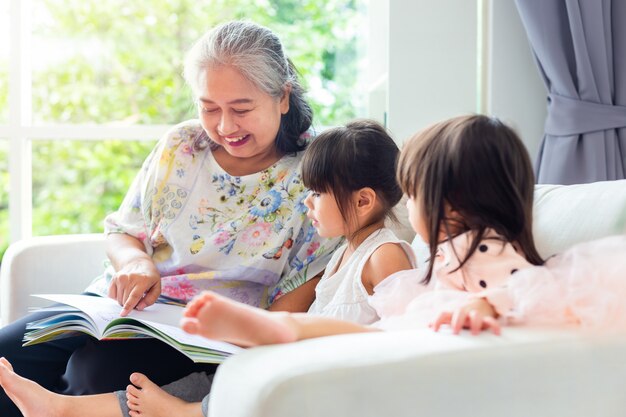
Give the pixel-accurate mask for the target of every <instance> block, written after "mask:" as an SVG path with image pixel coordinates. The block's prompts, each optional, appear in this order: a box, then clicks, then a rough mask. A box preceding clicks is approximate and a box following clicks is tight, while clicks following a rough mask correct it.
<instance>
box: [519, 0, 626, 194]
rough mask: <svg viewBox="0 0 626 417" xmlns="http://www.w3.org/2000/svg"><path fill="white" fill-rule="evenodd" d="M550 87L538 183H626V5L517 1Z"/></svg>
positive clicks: (625, 1) (619, 0) (594, 0)
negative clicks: (623, 179) (623, 180)
mask: <svg viewBox="0 0 626 417" xmlns="http://www.w3.org/2000/svg"><path fill="white" fill-rule="evenodd" d="M516 4H517V9H518V11H519V13H520V16H521V18H522V23H523V24H524V27H525V29H526V33H527V34H528V39H529V41H530V45H531V48H532V50H533V53H534V55H535V58H536V60H537V64H538V66H539V71H540V72H541V75H542V76H543V79H544V81H545V84H546V87H547V89H548V117H547V120H546V124H545V133H544V137H543V141H542V143H541V148H540V151H539V155H538V159H537V163H536V170H537V182H538V183H550V184H576V183H587V182H594V181H603V180H615V179H622V178H626V176H625V173H626V0H613V1H611V0H516Z"/></svg>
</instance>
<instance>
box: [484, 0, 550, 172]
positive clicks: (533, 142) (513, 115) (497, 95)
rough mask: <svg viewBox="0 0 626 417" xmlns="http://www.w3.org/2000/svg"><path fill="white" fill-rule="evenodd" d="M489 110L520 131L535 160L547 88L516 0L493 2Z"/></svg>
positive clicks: (490, 34) (487, 109)
mask: <svg viewBox="0 0 626 417" xmlns="http://www.w3.org/2000/svg"><path fill="white" fill-rule="evenodd" d="M490 3H491V7H490V16H489V26H490V27H489V29H488V31H489V44H490V47H489V51H488V61H489V62H490V67H489V77H488V85H487V86H486V87H487V101H486V104H487V106H486V111H487V112H488V113H490V114H493V115H495V116H498V117H500V118H501V119H502V120H503V121H505V122H508V123H509V124H511V125H512V126H513V127H514V128H516V130H517V132H518V133H519V134H520V135H521V137H522V138H523V140H524V143H525V144H526V147H527V148H528V151H529V153H530V155H531V158H532V159H533V161H534V160H535V157H536V155H537V151H538V149H539V145H540V143H541V138H542V137H543V126H544V122H545V119H546V113H547V105H546V94H547V93H546V88H545V86H544V84H543V81H542V80H541V78H540V75H539V70H538V68H537V65H536V63H535V60H534V58H533V56H532V53H531V50H530V46H529V44H528V39H527V37H526V32H525V31H524V27H523V26H522V22H521V20H520V17H519V14H518V12H517V8H516V6H515V3H514V2H513V0H505V1H502V0H493V1H491V2H490Z"/></svg>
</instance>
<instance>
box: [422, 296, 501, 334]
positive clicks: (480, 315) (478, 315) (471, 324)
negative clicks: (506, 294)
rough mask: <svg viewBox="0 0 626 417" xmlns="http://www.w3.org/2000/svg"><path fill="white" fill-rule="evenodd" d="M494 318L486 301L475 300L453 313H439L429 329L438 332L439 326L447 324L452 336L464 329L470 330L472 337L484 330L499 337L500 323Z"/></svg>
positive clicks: (491, 308)
mask: <svg viewBox="0 0 626 417" xmlns="http://www.w3.org/2000/svg"><path fill="white" fill-rule="evenodd" d="M496 317H497V314H496V311H495V310H494V308H493V307H492V306H491V304H489V302H488V301H487V300H486V299H484V298H476V299H474V300H472V301H470V302H469V303H467V304H465V305H464V306H462V307H459V308H457V309H456V310H455V311H454V312H450V311H444V312H442V313H440V314H439V317H437V319H436V320H435V321H434V322H433V323H431V324H430V327H431V328H432V329H433V330H434V331H439V329H440V328H441V325H443V324H449V325H450V326H451V327H452V333H454V334H459V333H460V332H461V329H463V328H465V329H470V331H471V332H472V334H473V335H477V334H478V333H480V332H481V331H482V330H486V329H491V331H492V332H493V333H494V334H496V335H500V323H498V320H496Z"/></svg>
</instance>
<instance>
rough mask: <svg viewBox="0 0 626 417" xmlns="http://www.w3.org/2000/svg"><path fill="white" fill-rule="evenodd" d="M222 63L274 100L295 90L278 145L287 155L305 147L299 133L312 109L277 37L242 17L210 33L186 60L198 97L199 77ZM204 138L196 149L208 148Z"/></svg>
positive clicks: (307, 124) (306, 126)
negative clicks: (202, 142)
mask: <svg viewBox="0 0 626 417" xmlns="http://www.w3.org/2000/svg"><path fill="white" fill-rule="evenodd" d="M222 65H227V66H231V67H233V68H234V69H236V70H237V71H238V72H239V73H240V74H241V75H242V76H243V77H244V78H246V79H247V80H249V81H250V82H251V83H252V84H254V85H255V86H257V87H258V88H259V89H260V90H262V91H264V92H265V93H267V94H269V95H270V96H272V97H274V98H275V99H280V98H281V97H283V95H284V94H285V93H286V92H287V90H288V89H290V92H289V111H288V112H287V113H286V114H284V115H282V117H281V119H280V128H279V130H278V136H277V137H276V142H275V143H276V148H277V149H278V150H279V151H281V152H283V153H293V152H298V151H302V150H304V148H305V147H306V143H305V142H304V141H302V140H300V136H301V135H302V134H303V133H304V132H306V131H307V130H308V129H309V127H311V123H312V121H313V111H312V110H311V106H310V105H309V103H308V102H307V101H306V98H305V97H304V93H305V91H304V88H303V87H302V85H301V84H300V81H299V77H298V71H297V70H296V68H295V66H294V65H293V63H292V62H291V61H290V60H289V59H288V58H287V56H286V55H285V52H284V50H283V46H282V43H281V42H280V39H279V38H278V36H276V34H274V32H272V31H271V30H270V29H268V28H266V27H263V26H260V25H257V24H256V23H252V22H248V21H243V20H234V21H231V22H227V23H224V24H222V25H219V26H217V27H215V28H213V29H211V30H210V31H208V32H207V33H205V34H204V35H203V36H202V37H201V38H200V39H199V40H198V41H197V42H196V43H195V44H194V46H193V47H192V48H191V49H190V50H189V52H188V53H187V56H186V58H185V67H184V71H183V75H184V77H185V80H186V81H187V84H188V85H189V86H190V87H191V89H192V90H193V93H194V95H195V96H197V95H198V88H199V86H198V82H199V79H200V78H199V77H200V75H201V74H202V73H203V72H204V71H206V70H207V69H209V68H214V67H218V66H222ZM203 136H206V135H203ZM201 139H202V140H204V144H203V145H200V146H197V147H199V148H202V147H203V146H204V147H206V138H205V137H203V138H201ZM195 145H197V144H194V146H195Z"/></svg>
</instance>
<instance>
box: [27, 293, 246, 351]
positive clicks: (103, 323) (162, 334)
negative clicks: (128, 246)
mask: <svg viewBox="0 0 626 417" xmlns="http://www.w3.org/2000/svg"><path fill="white" fill-rule="evenodd" d="M35 297H40V298H45V299H48V300H52V301H56V302H58V303H61V304H66V305H65V306H53V307H47V308H45V309H47V310H53V311H58V312H59V314H56V315H53V316H50V317H48V318H45V319H42V320H39V321H36V322H33V323H29V324H28V327H27V329H26V330H27V331H26V334H25V335H24V346H29V345H34V344H36V343H42V342H47V341H49V340H54V339H58V338H61V337H67V336H71V335H72V333H74V332H82V333H86V334H88V335H91V336H93V337H95V338H96V339H100V340H103V339H133V338H145V337H152V338H155V339H159V340H161V341H163V342H165V343H167V344H168V345H170V346H172V347H174V348H175V349H177V350H179V351H180V352H182V353H183V354H184V355H186V356H188V357H189V358H190V359H191V360H192V361H194V362H197V363H221V362H222V361H223V360H224V359H226V357H228V356H229V355H231V354H233V353H236V352H239V351H241V350H242V348H240V347H238V346H235V345H232V344H230V343H226V342H220V341H216V340H209V339H206V338H204V337H202V336H198V335H191V334H188V333H185V332H184V331H183V330H182V329H181V328H180V327H179V326H178V323H179V321H180V319H181V317H182V313H183V307H180V306H174V305H168V304H161V303H157V304H153V305H151V306H150V307H147V308H146V309H144V310H143V311H138V310H133V311H132V312H131V313H130V314H129V315H128V316H127V317H120V311H121V309H122V307H120V305H119V304H118V303H117V301H115V300H112V299H110V298H106V297H95V296H89V295H70V294H42V295H35Z"/></svg>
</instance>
